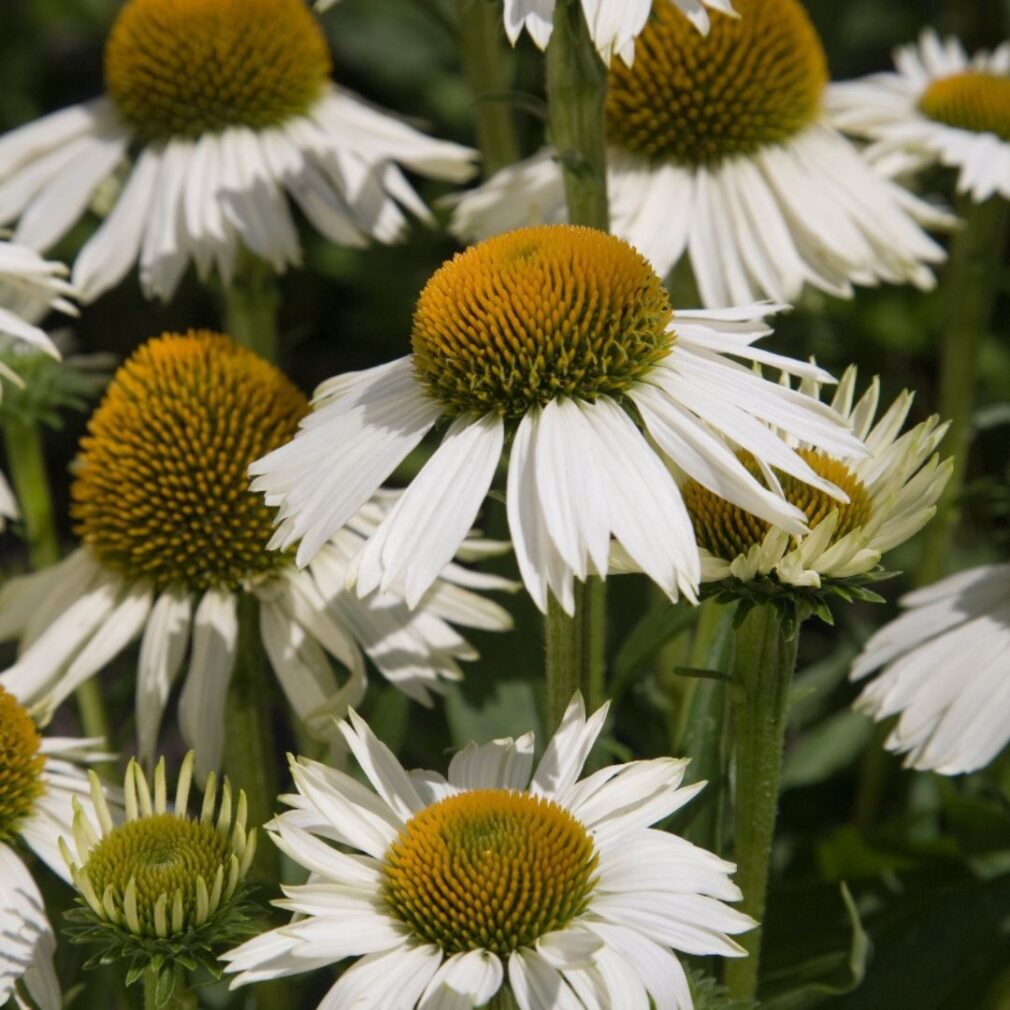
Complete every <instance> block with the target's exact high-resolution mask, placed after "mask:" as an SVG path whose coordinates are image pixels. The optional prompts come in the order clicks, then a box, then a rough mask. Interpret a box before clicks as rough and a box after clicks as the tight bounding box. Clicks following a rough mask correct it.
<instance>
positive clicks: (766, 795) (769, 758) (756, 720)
mask: <svg viewBox="0 0 1010 1010" xmlns="http://www.w3.org/2000/svg"><path fill="white" fill-rule="evenodd" d="M797 638H798V634H797V635H794V636H793V638H792V639H791V640H788V641H787V640H786V638H785V636H784V635H783V633H782V626H781V622H780V620H779V616H778V612H777V611H776V609H775V608H774V607H772V606H769V605H764V606H759V607H754V608H753V609H752V610H751V611H750V613H749V614H748V615H747V616H746V617H745V618H744V620H743V622H742V623H741V625H740V627H739V628H738V629H737V632H736V658H735V661H734V681H735V682H734V684H733V692H732V693H733V700H732V709H733V733H734V740H735V752H736V789H735V794H734V797H733V824H734V827H733V830H734V838H735V852H736V864H737V871H736V876H735V880H736V883H737V884H738V885H739V887H740V890H741V891H743V901H742V902H741V903H740V905H739V906H738V907H739V908H740V910H741V911H743V912H746V913H747V914H748V915H750V916H752V917H753V918H754V919H756V920H757V921H758V922H761V920H762V918H763V916H764V911H765V899H766V896H767V892H768V871H769V867H770V865H771V855H772V843H773V841H774V838H775V819H776V817H777V814H778V802H779V782H780V780H781V778H782V752H783V746H784V743H785V732H786V714H787V711H788V708H789V688H790V685H791V684H792V678H793V672H794V670H795V668H796V645H797ZM761 932H762V931H761V928H760V927H759V928H757V929H754V930H751V931H750V932H749V933H745V934H744V935H743V936H742V937H740V943H741V944H742V945H743V946H744V948H745V949H746V950H747V957H743V958H739V959H735V960H732V961H727V962H726V975H725V980H726V985H727V986H728V987H729V991H730V993H731V995H732V996H733V997H735V998H736V999H740V1000H749V999H753V998H754V996H755V994H756V992H757V984H758V977H759V971H760V955H761Z"/></svg>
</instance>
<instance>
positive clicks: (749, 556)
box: [682, 367, 951, 587]
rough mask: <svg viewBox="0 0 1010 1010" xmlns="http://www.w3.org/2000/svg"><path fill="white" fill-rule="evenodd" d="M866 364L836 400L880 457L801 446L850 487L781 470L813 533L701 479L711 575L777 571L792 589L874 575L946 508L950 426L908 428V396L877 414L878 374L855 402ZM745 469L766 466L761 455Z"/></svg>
mask: <svg viewBox="0 0 1010 1010" xmlns="http://www.w3.org/2000/svg"><path fill="white" fill-rule="evenodd" d="M855 384H856V370H855V368H854V367H853V368H850V369H848V370H847V371H846V373H845V375H844V376H843V377H842V381H841V382H840V383H839V385H838V389H837V390H836V392H835V395H834V399H833V406H834V407H835V408H836V409H837V410H838V411H839V412H840V413H841V414H842V415H843V416H845V417H846V418H848V419H849V420H850V421H851V422H852V425H853V428H854V429H855V431H856V433H857V434H858V435H859V437H860V438H861V439H862V440H863V441H864V442H865V444H866V446H867V448H868V449H869V450H870V455H869V456H867V457H866V458H863V459H855V460H854V459H839V458H837V457H835V456H833V455H832V454H830V453H825V452H821V451H818V450H815V449H814V448H813V447H812V446H810V445H809V444H805V443H803V442H797V443H796V450H797V452H798V453H799V455H800V456H801V457H802V458H803V459H804V461H805V462H806V463H807V465H808V466H809V467H810V468H811V469H812V470H814V472H816V473H817V474H819V475H820V476H821V477H822V478H824V479H825V480H827V481H830V482H831V484H833V485H834V486H836V487H838V488H840V489H841V490H842V491H844V492H845V496H846V499H847V500H844V501H837V500H833V499H831V498H829V497H827V496H826V495H825V494H824V493H823V492H822V491H820V490H818V489H816V488H811V487H810V486H809V485H806V484H802V483H800V482H798V481H796V479H795V478H793V477H791V476H789V475H787V474H781V473H779V474H777V475H774V479H775V480H776V482H777V483H778V484H779V486H780V487H781V489H782V492H783V494H784V495H785V497H786V500H787V501H789V502H790V503H792V504H793V505H795V506H796V507H797V508H799V509H802V511H803V513H804V515H805V517H806V520H807V524H808V526H809V528H810V532H809V533H807V534H803V535H800V536H796V535H790V534H788V533H787V532H785V531H784V530H782V529H778V528H776V527H775V526H774V524H771V523H768V522H765V521H763V520H761V519H758V518H756V517H755V516H753V515H751V514H749V513H748V512H747V511H746V510H745V509H741V508H739V507H737V506H734V505H730V504H729V503H728V502H726V501H724V500H722V499H720V498H719V497H718V496H716V495H713V494H712V493H711V492H710V491H708V490H706V489H705V488H703V487H701V485H699V484H698V483H697V482H695V481H689V482H687V483H686V484H685V486H684V487H683V489H682V490H683V494H684V500H685V501H686V502H687V507H688V511H689V512H690V514H691V519H692V522H693V523H694V528H695V532H696V534H697V536H698V542H699V544H701V546H702V568H703V573H704V578H705V579H706V581H718V580H720V579H737V580H740V581H742V582H745V583H747V582H750V581H752V580H754V579H761V578H764V577H765V576H771V575H773V576H774V577H775V578H776V579H777V580H778V581H779V582H781V583H784V584H786V585H792V586H811V587H819V586H820V585H821V582H822V580H825V579H827V580H844V579H847V578H851V577H853V576H861V575H865V574H866V573H868V572H871V571H872V570H873V569H874V568H875V567H876V566H877V564H878V563H879V561H880V559H881V557H882V556H883V554H884V553H885V552H886V551H889V550H891V549H892V548H894V547H896V546H898V544H901V543H904V542H905V541H906V540H908V539H909V538H910V537H911V536H913V535H914V534H915V533H917V532H918V531H919V530H920V529H921V528H922V527H923V526H924V525H925V524H926V523H927V522H928V521H929V519H930V518H931V517H932V515H933V513H934V512H935V511H936V507H935V506H936V501H937V499H938V498H939V496H940V493H941V492H942V491H943V488H944V486H945V485H946V483H947V479H948V478H949V476H950V468H951V460H950V459H948V460H946V461H944V462H942V463H941V462H940V459H939V456H938V455H937V454H936V453H935V450H936V448H937V446H938V445H939V443H940V441H941V440H942V438H943V436H944V434H945V432H946V430H947V426H946V425H945V424H940V421H939V418H938V417H935V416H934V417H930V418H928V419H927V420H925V421H923V422H921V423H920V424H918V425H916V426H915V427H913V428H911V429H910V430H908V431H907V432H905V433H904V434H901V429H902V426H903V424H904V422H905V419H906V417H907V416H908V412H909V410H910V408H911V405H912V397H911V395H910V394H909V393H908V392H905V393H902V395H901V396H899V397H898V398H897V399H896V400H895V401H894V403H893V404H892V405H891V406H890V407H889V408H888V410H887V411H886V412H885V413H884V415H883V416H882V417H881V418H879V419H876V413H877V404H878V401H879V397H880V383H879V380H878V379H874V381H873V382H872V383H871V384H870V387H869V388H868V389H867V391H866V392H865V393H864V394H863V396H862V398H861V399H860V400H859V401H858V402H856V403H854V402H853V393H854V391H855ZM743 462H744V463H745V465H747V466H748V467H750V468H751V469H752V470H755V472H756V466H755V464H754V462H753V460H751V459H749V458H746V459H744V460H743Z"/></svg>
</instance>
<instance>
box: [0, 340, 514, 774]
mask: <svg viewBox="0 0 1010 1010" xmlns="http://www.w3.org/2000/svg"><path fill="white" fill-rule="evenodd" d="M307 411H308V404H307V403H306V401H305V398H304V397H303V396H302V394H301V393H300V392H299V391H298V390H297V389H296V388H295V386H294V385H293V384H292V383H291V382H289V381H288V379H287V378H286V377H285V376H284V375H283V374H282V373H281V372H279V371H278V370H277V369H276V368H275V367H274V366H273V365H271V364H269V363H267V362H266V361H264V360H263V359H262V358H259V357H258V356H257V355H255V354H254V353H253V352H252V351H249V350H247V349H245V348H243V347H241V346H239V345H238V344H236V343H235V342H234V341H232V340H231V339H230V338H228V337H225V336H222V335H220V334H213V333H208V332H205V331H200V332H192V333H189V334H187V335H173V334H169V335H166V336H163V337H160V338H158V339H155V340H151V341H148V342H147V343H146V344H144V345H142V346H141V347H140V348H139V349H138V350H137V351H136V352H135V353H134V354H133V355H132V356H131V357H130V358H129V359H128V360H127V361H126V362H125V363H124V364H123V366H122V367H121V368H120V369H119V371H118V372H117V373H116V375H115V377H114V379H113V381H112V383H111V385H110V386H109V388H108V391H107V393H106V395H105V398H104V400H103V401H102V403H101V405H100V406H99V407H98V409H97V410H96V412H95V413H94V415H93V416H92V418H91V421H90V423H89V426H88V434H87V435H86V436H85V438H84V439H83V440H82V443H81V453H80V457H79V459H78V461H77V464H76V467H75V476H74V482H73V485H72V487H71V497H72V499H73V504H72V508H71V514H72V517H73V519H74V520H75V523H76V526H75V529H76V531H77V534H78V536H79V537H80V540H81V543H82V546H81V547H80V548H79V549H78V550H76V551H75V552H74V553H73V554H71V555H70V556H69V557H68V558H66V559H65V560H64V561H63V562H61V563H60V564H58V565H56V566H54V567H52V568H48V569H43V570H42V571H40V572H36V573H34V574H32V575H27V576H23V577H20V578H16V579H12V580H11V581H10V582H8V583H7V585H5V586H4V588H3V589H2V590H0V639H8V638H11V637H15V636H20V646H21V652H20V655H19V657H18V659H17V662H16V663H15V664H14V665H13V666H12V667H10V668H9V669H8V670H6V671H5V672H4V673H2V674H0V683H2V684H4V685H6V686H7V687H8V688H9V689H10V690H12V691H14V692H15V693H16V694H18V696H19V697H23V698H26V699H29V700H30V701H31V702H32V703H38V704H44V705H47V706H49V707H53V706H55V705H58V704H59V703H60V702H61V701H62V700H63V699H64V698H66V697H67V696H68V695H69V694H70V693H71V692H72V691H73V690H74V689H75V688H76V687H77V686H78V685H80V684H81V683H82V682H83V681H85V680H86V679H88V678H89V677H92V676H94V675H95V674H97V673H98V672H99V671H100V670H101V669H102V668H103V667H104V666H105V665H106V664H107V663H108V662H109V661H110V660H111V659H112V658H113V657H114V656H115V655H116V654H117V653H119V652H120V651H121V650H122V649H124V648H125V647H126V646H127V645H128V644H129V643H130V642H131V641H133V640H134V639H136V638H137V637H140V638H141V646H140V657H139V661H138V664H139V665H138V681H137V695H136V708H137V732H138V737H139V744H140V746H139V750H140V754H141V756H142V757H143V758H144V759H146V760H150V759H151V757H152V756H153V754H154V750H155V746H156V742H157V738H158V727H159V724H160V721H161V717H162V713H163V712H164V709H165V705H166V703H167V700H168V696H169V693H170V691H171V689H172V684H173V681H174V680H175V678H176V676H177V675H178V673H179V670H180V668H181V667H182V665H183V662H184V659H185V657H186V654H187V651H189V657H190V658H189V672H188V675H187V677H186V682H185V685H184V687H183V690H182V694H181V697H180V702H179V717H180V727H181V730H182V734H183V737H184V738H185V740H186V741H187V742H188V743H189V744H190V745H191V746H192V747H193V748H194V749H195V750H196V752H197V767H198V769H199V770H200V774H206V771H207V770H209V769H212V768H216V767H217V765H218V763H219V761H220V756H221V750H222V746H223V708H224V704H225V699H226V695H227V692H228V684H229V680H230V678H231V674H232V669H233V666H234V663H235V659H236V652H237V649H238V632H239V612H240V609H241V608H242V607H247V606H251V607H252V608H253V610H254V612H255V611H257V610H258V619H259V628H260V635H261V638H262V642H263V646H264V648H265V650H266V654H267V656H268V657H269V659H270V662H271V664H272V666H273V668H274V670H275V672H276V674H277V677H278V680H279V681H280V683H281V686H282V688H283V689H284V692H285V694H286V696H287V698H288V701H289V702H290V704H291V706H292V708H293V709H294V711H295V713H296V714H297V716H298V717H299V718H300V719H302V720H303V721H304V722H305V724H306V726H307V728H308V729H309V730H310V732H313V733H314V734H315V735H317V736H318V737H319V738H320V739H323V740H326V739H329V738H331V737H332V735H333V732H334V731H333V723H332V716H334V715H337V716H339V715H341V714H342V713H343V712H345V711H346V709H347V706H348V705H350V704H354V703H357V702H358V701H359V700H360V699H361V697H362V695H363V692H364V689H365V659H364V656H365V655H367V656H368V657H369V658H370V659H371V660H372V661H373V663H374V664H375V666H376V667H377V668H378V669H379V671H380V672H381V673H382V674H383V675H384V676H385V677H387V678H388V679H389V680H390V681H391V682H393V683H394V684H396V686H397V687H398V688H400V689H401V690H403V691H404V692H406V693H407V694H409V695H410V696H411V697H413V698H415V699H417V700H418V701H421V702H424V703H429V704H430V691H432V690H435V691H437V690H438V689H439V682H440V681H441V680H444V679H458V678H459V677H460V676H461V674H460V671H459V667H458V665H457V662H456V661H457V660H458V659H472V658H474V657H475V656H476V653H475V651H474V650H473V649H472V647H471V646H470V645H469V644H468V643H467V642H466V641H465V640H464V639H463V638H461V637H460V635H459V634H458V633H457V632H456V631H455V630H454V628H453V627H452V626H451V624H450V623H449V622H450V621H451V622H453V623H455V624H464V625H466V624H469V625H472V626H476V627H483V628H489V629H501V628H506V627H509V626H510V623H511V622H510V619H509V616H508V614H507V612H505V611H504V610H503V609H502V608H501V607H498V606H497V605H496V604H493V603H491V602H490V601H487V600H484V599H482V598H481V597H479V596H478V595H477V594H476V593H474V592H472V591H471V589H469V588H467V585H468V584H469V585H471V586H474V587H476V588H487V587H494V588H505V587H508V586H509V585H510V584H509V583H507V582H506V581H505V580H502V579H495V578H494V577H491V576H481V575H476V574H472V573H467V572H464V571H463V570H461V569H459V568H455V567H454V568H450V569H449V570H448V571H447V572H446V573H445V578H444V579H443V580H442V581H441V582H440V583H439V584H438V585H437V586H436V587H434V589H433V591H432V593H431V594H430V595H429V597H428V598H427V599H426V600H425V601H422V602H421V603H420V606H419V608H418V609H417V610H416V611H415V612H413V613H411V612H410V611H408V609H407V607H406V605H405V604H404V603H403V601H402V599H399V598H397V597H395V596H392V595H388V594H375V595H373V596H371V597H369V598H368V599H365V600H361V599H359V598H358V597H356V596H355V595H354V594H352V593H349V592H347V590H346V589H345V585H344V583H345V581H346V569H347V562H348V559H349V557H350V556H351V555H352V554H354V553H355V552H356V551H357V549H358V548H359V547H360V545H361V544H362V543H363V534H364V535H367V533H368V532H369V530H371V529H373V528H374V527H375V525H376V524H377V523H379V522H380V521H381V519H382V518H383V516H385V515H386V514H387V513H388V512H389V511H391V510H393V509H395V504H394V501H393V500H392V499H391V498H390V497H389V496H388V495H379V496H378V497H376V498H374V500H372V501H371V502H364V503H362V508H361V510H360V511H359V512H358V513H357V514H356V515H354V516H350V517H348V523H347V526H346V528H344V529H342V530H337V531H334V534H335V535H334V538H333V539H332V541H331V542H330V543H328V544H327V545H326V547H325V549H324V550H323V551H322V552H321V553H320V554H319V556H318V557H317V558H316V561H315V563H314V564H313V565H312V567H311V568H310V569H308V570H306V571H300V570H299V569H297V568H296V567H295V565H294V564H293V561H292V559H291V558H289V557H288V556H287V555H285V554H281V553H277V552H275V551H269V550H267V549H266V548H267V542H268V541H269V539H270V536H271V533H272V530H273V515H272V512H271V511H270V509H268V508H267V507H266V506H265V505H264V504H263V501H262V499H261V498H260V497H259V496H258V495H255V494H253V493H251V492H250V491H249V490H248V477H247V475H246V468H247V467H248V465H249V463H250V462H251V461H252V460H254V459H256V458H257V457H258V456H260V455H262V454H263V453H264V452H266V451H268V450H270V449H273V448H275V447H276V446H278V445H281V444H282V443H284V442H285V441H286V440H287V439H288V438H290V437H291V436H292V435H293V434H294V433H295V431H296V429H297V425H298V422H299V421H300V420H301V419H302V417H303V416H304V415H305V414H306V413H307ZM464 546H474V547H476V548H477V549H480V548H482V547H483V548H485V549H487V548H488V547H489V546H491V545H488V544H487V542H483V541H477V542H476V544H473V545H464ZM327 654H329V655H331V656H333V657H334V658H335V659H336V660H337V661H338V662H339V663H341V664H342V665H343V666H344V667H346V668H347V670H348V671H349V677H348V678H347V679H346V681H345V682H344V683H343V684H340V683H339V682H338V680H337V676H336V674H335V672H334V670H333V667H332V666H331V664H330V662H329V659H328V658H327Z"/></svg>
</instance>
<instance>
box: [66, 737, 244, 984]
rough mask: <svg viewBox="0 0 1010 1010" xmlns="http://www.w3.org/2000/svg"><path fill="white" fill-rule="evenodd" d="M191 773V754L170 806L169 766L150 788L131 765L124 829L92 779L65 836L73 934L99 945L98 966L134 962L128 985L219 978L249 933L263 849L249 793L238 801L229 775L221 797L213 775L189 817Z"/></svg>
mask: <svg viewBox="0 0 1010 1010" xmlns="http://www.w3.org/2000/svg"><path fill="white" fill-rule="evenodd" d="M193 766H194V760H193V752H192V751H190V752H189V753H188V754H187V755H186V757H185V759H184V760H183V762H182V767H181V769H180V770H179V777H178V782H177V784H176V788H175V791H174V796H173V799H174V802H173V803H172V804H170V803H169V796H170V794H169V789H168V781H167V776H166V774H165V759H164V758H162V759H161V760H160V761H159V762H158V765H157V767H156V768H155V771H154V778H153V781H152V782H150V783H149V782H148V780H147V778H146V776H145V775H144V772H143V769H142V768H141V767H140V765H139V764H138V763H137V762H136V761H135V760H131V761H130V764H129V766H128V767H127V769H126V776H125V778H124V783H123V784H124V789H123V795H124V805H125V811H126V816H125V818H124V819H123V820H122V822H121V823H117V822H116V820H114V819H113V817H112V813H111V811H110V810H109V807H108V804H107V803H106V801H105V799H104V797H103V794H102V786H101V784H100V782H99V780H98V777H97V776H96V775H95V774H94V772H92V773H91V782H90V785H91V795H92V807H91V810H90V812H89V811H88V810H85V808H84V807H83V806H81V804H80V803H76V804H75V810H74V822H73V830H72V833H70V832H65V833H64V835H63V836H61V837H60V839H59V846H60V853H61V855H62V857H63V860H64V862H65V863H66V866H67V867H68V869H69V871H70V877H71V879H72V881H73V884H74V887H75V888H77V891H78V893H79V895H80V899H79V904H80V907H79V908H78V909H77V910H76V911H75V913H72V914H71V917H72V920H73V921H74V923H75V925H74V926H73V927H72V928H71V930H70V932H71V936H72V937H73V938H74V939H75V940H76V941H78V942H91V943H96V944H99V945H100V946H101V953H100V954H98V955H97V957H96V959H93V960H97V961H98V962H99V963H103V964H104V963H108V962H109V961H111V960H113V959H118V958H126V959H128V960H130V961H131V962H132V968H131V971H130V972H129V973H128V975H127V978H128V980H132V979H133V978H135V977H136V975H137V973H139V972H140V971H142V970H144V969H148V968H151V969H153V970H154V971H155V972H156V973H157V972H161V971H169V972H174V971H175V970H176V965H177V964H178V963H182V964H186V963H187V962H188V963H189V964H190V965H191V966H192V967H195V966H196V964H202V965H204V966H206V967H207V968H209V969H210V970H211V972H213V973H217V972H218V968H217V963H216V960H215V958H214V952H215V950H216V949H218V948H220V947H222V946H227V945H228V944H229V943H233V942H235V940H236V939H237V938H240V937H243V936H246V935H248V933H249V932H250V929H249V923H248V916H247V914H246V909H245V908H244V905H243V900H242V899H243V881H244V879H245V875H246V873H247V871H248V869H249V866H250V864H251V863H252V859H253V856H254V854H255V852H256V829H255V828H247V827H246V817H247V804H246V797H245V793H244V792H242V790H241V789H240V790H239V791H238V794H237V795H236V796H233V795H232V790H231V785H230V784H229V782H228V779H227V778H226V779H224V780H223V781H222V783H221V791H220V796H219V795H218V787H217V780H216V777H215V776H214V774H213V773H211V774H210V775H209V776H208V778H207V781H206V783H205V784H204V786H203V789H202V794H203V796H202V800H201V804H200V813H199V815H198V816H196V817H193V816H191V815H190V813H189V810H188V806H189V796H190V789H191V786H192V784H193ZM71 843H73V844H72V845H71ZM191 970H192V969H191Z"/></svg>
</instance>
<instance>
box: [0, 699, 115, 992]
mask: <svg viewBox="0 0 1010 1010" xmlns="http://www.w3.org/2000/svg"><path fill="white" fill-rule="evenodd" d="M95 743H96V741H91V740H73V739H68V738H59V737H46V736H43V735H42V733H41V732H40V730H39V727H38V725H37V724H36V722H35V720H34V719H33V717H32V715H31V713H30V712H29V711H28V709H27V708H26V707H25V706H24V705H23V704H22V703H21V702H20V701H19V700H18V699H17V698H16V697H15V696H14V695H12V694H11V693H10V692H9V691H7V690H5V689H4V688H3V687H0V932H2V935H3V943H2V944H0V1004H6V1002H7V1000H8V999H10V998H11V997H12V996H13V997H15V998H16V999H17V1001H18V1003H19V1005H25V1004H24V1001H23V997H25V996H26V995H27V996H28V997H30V998H31V999H32V1000H33V1001H34V1002H35V1003H37V1004H38V1005H39V1006H40V1007H41V1008H42V1010H59V1007H60V989H59V983H58V982H57V979H56V975H55V972H54V970H53V952H54V950H55V948H56V941H55V937H54V932H53V928H52V926H51V925H50V923H49V920H48V919H47V918H46V913H45V905H44V903H43V900H42V895H41V894H40V892H39V888H38V886H37V884H36V883H35V881H34V879H33V877H32V872H33V871H32V870H29V868H28V865H27V864H26V863H25V862H24V861H23V859H22V856H21V855H20V854H19V852H18V848H20V846H21V845H24V846H26V847H27V848H29V849H30V850H31V851H32V852H33V853H34V854H35V855H36V856H38V857H39V859H41V860H42V862H43V863H45V864H46V865H47V866H48V867H49V868H50V869H52V870H54V871H55V872H56V873H58V874H59V875H60V876H61V877H63V878H64V879H69V875H68V873H67V869H66V866H65V865H64V863H63V860H62V859H61V857H60V853H59V851H58V849H57V838H58V836H59V835H60V834H61V833H69V832H70V827H71V821H72V818H73V807H72V805H73V803H74V801H75V800H79V801H80V802H81V803H83V804H84V805H85V806H86V807H90V804H91V800H90V798H89V789H88V779H87V776H86V774H85V772H84V770H83V768H82V767H81V766H82V765H83V764H85V763H87V762H89V761H94V760H97V759H99V758H100V757H102V755H101V753H100V752H99V751H98V750H97V749H96V747H95ZM102 802H103V804H105V803H106V801H105V799H104V797H103V799H102ZM106 806H107V804H106Z"/></svg>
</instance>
